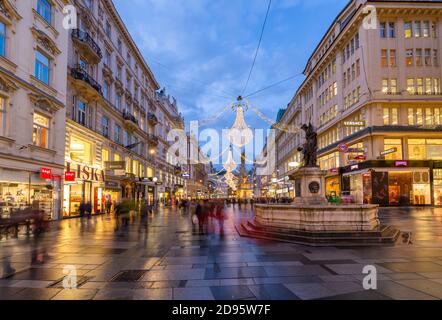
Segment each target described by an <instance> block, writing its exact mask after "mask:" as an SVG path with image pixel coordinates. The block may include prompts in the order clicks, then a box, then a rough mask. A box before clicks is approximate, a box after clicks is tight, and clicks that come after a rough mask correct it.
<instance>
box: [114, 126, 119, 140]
mask: <svg viewBox="0 0 442 320" xmlns="http://www.w3.org/2000/svg"><path fill="white" fill-rule="evenodd" d="M114 141H115V143H118V144H120V143H121V127H120V126H119V125H118V124H116V125H115V131H114Z"/></svg>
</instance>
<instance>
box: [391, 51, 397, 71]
mask: <svg viewBox="0 0 442 320" xmlns="http://www.w3.org/2000/svg"><path fill="white" fill-rule="evenodd" d="M390 67H396V50H394V49H391V50H390Z"/></svg>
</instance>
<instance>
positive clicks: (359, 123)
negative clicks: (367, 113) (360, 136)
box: [344, 121, 365, 127]
mask: <svg viewBox="0 0 442 320" xmlns="http://www.w3.org/2000/svg"><path fill="white" fill-rule="evenodd" d="M344 126H345V127H365V121H344Z"/></svg>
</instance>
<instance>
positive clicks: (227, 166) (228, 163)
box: [224, 150, 238, 172]
mask: <svg viewBox="0 0 442 320" xmlns="http://www.w3.org/2000/svg"><path fill="white" fill-rule="evenodd" d="M237 166H238V165H237V164H236V162H235V160H233V153H232V150H229V153H228V155H227V161H226V163H225V164H224V169H226V171H227V172H232V171H234V170H235V169H236V167H237Z"/></svg>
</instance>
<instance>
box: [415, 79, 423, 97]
mask: <svg viewBox="0 0 442 320" xmlns="http://www.w3.org/2000/svg"><path fill="white" fill-rule="evenodd" d="M416 86H417V94H424V78H417V79H416Z"/></svg>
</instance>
